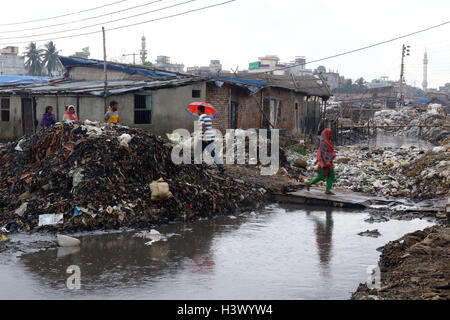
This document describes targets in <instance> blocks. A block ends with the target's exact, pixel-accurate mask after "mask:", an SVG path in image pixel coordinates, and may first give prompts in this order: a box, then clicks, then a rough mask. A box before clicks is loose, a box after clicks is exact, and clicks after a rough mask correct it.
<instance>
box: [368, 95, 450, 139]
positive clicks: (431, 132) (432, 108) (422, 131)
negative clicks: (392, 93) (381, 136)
mask: <svg viewBox="0 0 450 320" xmlns="http://www.w3.org/2000/svg"><path fill="white" fill-rule="evenodd" d="M449 121H450V119H449V118H448V116H446V115H445V113H444V109H443V107H442V106H441V105H440V104H431V105H429V106H428V110H427V111H426V112H423V113H419V112H418V111H417V110H414V109H404V110H399V111H396V110H381V111H377V112H376V113H375V122H376V124H377V125H382V126H389V125H403V126H405V127H400V128H399V127H397V128H395V127H393V128H385V129H383V130H385V131H387V132H395V134H396V135H403V136H411V137H420V138H422V139H424V140H429V141H432V140H436V142H438V141H440V140H441V139H442V137H439V135H440V134H443V133H444V132H445V131H442V130H443V129H442V128H441V127H439V126H441V125H442V124H447V125H448V124H449ZM406 126H412V127H406ZM420 126H430V127H422V128H420ZM445 135H446V134H444V136H445Z"/></svg>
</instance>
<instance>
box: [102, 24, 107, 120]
mask: <svg viewBox="0 0 450 320" xmlns="http://www.w3.org/2000/svg"><path fill="white" fill-rule="evenodd" d="M102 32H103V73H104V74H105V90H104V92H103V98H104V100H105V112H106V111H107V110H108V103H107V102H106V99H107V97H108V72H107V71H106V70H107V69H106V37H105V27H102Z"/></svg>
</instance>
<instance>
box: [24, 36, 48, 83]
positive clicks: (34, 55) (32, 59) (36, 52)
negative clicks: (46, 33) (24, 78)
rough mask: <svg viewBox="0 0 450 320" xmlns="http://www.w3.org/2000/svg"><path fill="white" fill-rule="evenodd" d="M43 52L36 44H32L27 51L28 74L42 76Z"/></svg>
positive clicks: (26, 66) (26, 65)
mask: <svg viewBox="0 0 450 320" xmlns="http://www.w3.org/2000/svg"><path fill="white" fill-rule="evenodd" d="M42 53H43V50H42V49H39V48H38V47H37V46H36V42H30V44H29V45H28V47H26V51H25V59H26V60H25V68H27V70H28V73H29V74H30V75H32V76H40V75H42V70H43V68H44V64H43V57H42Z"/></svg>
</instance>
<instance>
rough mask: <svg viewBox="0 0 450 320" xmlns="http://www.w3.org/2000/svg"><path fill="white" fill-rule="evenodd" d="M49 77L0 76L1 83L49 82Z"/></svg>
mask: <svg viewBox="0 0 450 320" xmlns="http://www.w3.org/2000/svg"><path fill="white" fill-rule="evenodd" d="M49 80H50V78H49V77H32V76H0V85H10V84H23V83H37V82H47V81H49Z"/></svg>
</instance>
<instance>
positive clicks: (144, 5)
mask: <svg viewBox="0 0 450 320" xmlns="http://www.w3.org/2000/svg"><path fill="white" fill-rule="evenodd" d="M161 1H164V0H156V1H152V2H149V3H144V4H140V5H137V6H134V7H129V8H125V9H121V10H117V11H113V12H109V13H104V14H101V15H98V16H94V17H89V18H84V19H81V20H75V21H69V22H62V23H57V24H51V25H47V26H41V27H35V28H28V29H20V30H12V31H0V33H16V32H23V31H30V30H39V29H46V28H52V27H59V26H64V25H68V24H72V23H79V22H83V21H88V20H93V19H97V18H102V17H106V16H110V15H113V14H116V13H122V12H125V11H130V10H133V9H138V8H142V7H146V6H149V5H151V4H154V3H157V2H161ZM69 31H71V30H69ZM28 37H33V36H28ZM28 37H25V38H28ZM15 38H17V37H15ZM5 39H14V38H3V40H5ZM0 40H2V39H0Z"/></svg>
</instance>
